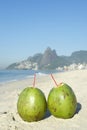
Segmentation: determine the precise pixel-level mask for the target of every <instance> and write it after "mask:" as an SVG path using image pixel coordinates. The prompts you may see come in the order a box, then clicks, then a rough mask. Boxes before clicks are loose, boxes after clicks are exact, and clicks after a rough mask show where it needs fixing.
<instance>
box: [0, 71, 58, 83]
mask: <svg viewBox="0 0 87 130" xmlns="http://www.w3.org/2000/svg"><path fill="white" fill-rule="evenodd" d="M56 72H57V71H35V70H0V83H5V82H11V81H16V80H20V79H25V78H29V77H30V78H31V77H33V76H34V74H35V73H36V74H38V75H40V76H42V75H47V74H50V73H56Z"/></svg>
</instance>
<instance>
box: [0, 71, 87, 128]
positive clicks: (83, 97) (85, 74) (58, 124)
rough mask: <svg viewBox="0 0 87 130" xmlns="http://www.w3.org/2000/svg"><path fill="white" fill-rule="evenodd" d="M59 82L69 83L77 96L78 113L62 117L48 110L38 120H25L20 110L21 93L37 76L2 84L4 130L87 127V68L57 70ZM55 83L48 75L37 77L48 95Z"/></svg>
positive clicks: (0, 104) (0, 100) (0, 112)
mask: <svg viewBox="0 0 87 130" xmlns="http://www.w3.org/2000/svg"><path fill="white" fill-rule="evenodd" d="M53 75H54V77H55V80H56V81H57V83H60V82H65V83H67V84H68V85H69V86H71V88H72V89H73V90H74V92H75V95H76V97H77V102H78V108H77V113H76V114H75V115H74V117H73V118H70V119H59V118H56V117H54V116H52V115H49V114H48V113H47V115H46V117H45V118H44V119H42V120H41V121H38V122H32V123H28V122H24V121H23V120H22V119H21V118H20V116H19V115H18V113H17V100H18V95H19V94H20V92H21V91H22V90H23V89H24V88H25V87H28V86H29V87H31V86H32V84H33V77H32V78H28V79H23V80H18V81H14V82H10V83H5V84H3V85H2V86H0V130H28V129H29V130H45V129H46V130H54V129H55V130H58V129H59V130H65V129H66V130H78V129H79V130H86V129H87V123H86V122H87V121H86V120H87V81H86V78H87V70H75V71H68V72H61V73H54V74H53ZM54 86H55V84H54V82H53V80H52V78H51V76H50V75H49V74H48V75H46V76H38V75H37V77H36V85H35V87H38V88H39V89H41V90H42V91H43V92H44V94H45V96H46V98H47V96H48V94H49V91H50V90H51V89H52V87H54Z"/></svg>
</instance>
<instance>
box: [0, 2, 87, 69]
mask: <svg viewBox="0 0 87 130" xmlns="http://www.w3.org/2000/svg"><path fill="white" fill-rule="evenodd" d="M47 47H51V49H55V50H56V52H57V54H58V55H66V56H69V55H71V54H72V52H74V51H79V50H87V0H0V68H5V67H7V66H8V65H10V64H12V63H14V62H20V61H22V60H25V59H27V58H28V57H29V56H33V55H34V54H36V53H44V51H45V50H46V48H47Z"/></svg>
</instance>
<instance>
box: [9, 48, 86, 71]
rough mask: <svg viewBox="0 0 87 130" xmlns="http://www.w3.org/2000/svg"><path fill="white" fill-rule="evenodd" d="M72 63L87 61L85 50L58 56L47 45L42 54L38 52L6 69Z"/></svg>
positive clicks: (48, 67)
mask: <svg viewBox="0 0 87 130" xmlns="http://www.w3.org/2000/svg"><path fill="white" fill-rule="evenodd" d="M73 63H76V64H78V63H87V51H76V52H73V53H72V54H71V56H58V55H57V53H56V51H55V50H52V49H51V48H50V47H48V48H47V49H46V50H45V52H44V54H41V53H38V54H35V55H34V56H32V57H31V56H30V57H28V59H27V60H24V61H21V62H18V63H13V64H11V65H9V66H8V67H7V69H34V70H38V69H40V70H41V69H45V70H46V69H56V68H58V67H63V66H69V65H70V64H73Z"/></svg>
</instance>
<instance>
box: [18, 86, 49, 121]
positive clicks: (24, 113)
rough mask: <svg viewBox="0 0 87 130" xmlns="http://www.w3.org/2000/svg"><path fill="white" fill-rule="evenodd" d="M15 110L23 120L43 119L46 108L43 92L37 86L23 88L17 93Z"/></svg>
mask: <svg viewBox="0 0 87 130" xmlns="http://www.w3.org/2000/svg"><path fill="white" fill-rule="evenodd" d="M17 110H18V113H19V115H20V117H21V118H22V119H23V120H24V121H28V122H33V121H39V120H41V119H43V118H44V116H45V113H46V110H47V103H46V98H45V95H44V93H43V92H42V91H41V90H40V89H38V88H34V87H27V88H25V89H24V90H23V91H22V92H21V93H20V95H19V98H18V102H17Z"/></svg>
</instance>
